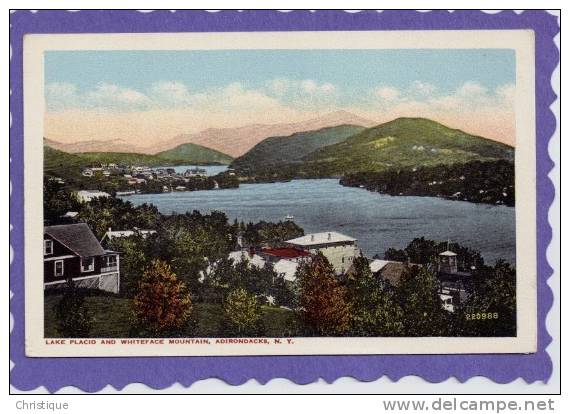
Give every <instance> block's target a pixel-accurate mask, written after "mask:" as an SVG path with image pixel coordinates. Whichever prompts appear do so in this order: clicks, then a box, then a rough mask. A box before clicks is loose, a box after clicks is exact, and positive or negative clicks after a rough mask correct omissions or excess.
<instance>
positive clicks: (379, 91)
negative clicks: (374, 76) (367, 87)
mask: <svg viewBox="0 0 570 414" xmlns="http://www.w3.org/2000/svg"><path fill="white" fill-rule="evenodd" d="M373 93H374V95H375V96H376V97H378V98H380V99H382V100H385V101H394V100H395V99H398V97H399V96H400V91H399V90H398V89H396V88H393V87H391V86H379V87H378V88H376V89H374V91H373Z"/></svg>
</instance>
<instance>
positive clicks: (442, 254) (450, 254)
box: [439, 250, 457, 256]
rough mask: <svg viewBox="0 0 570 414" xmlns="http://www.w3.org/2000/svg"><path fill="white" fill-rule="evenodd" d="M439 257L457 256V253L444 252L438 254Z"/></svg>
mask: <svg viewBox="0 0 570 414" xmlns="http://www.w3.org/2000/svg"><path fill="white" fill-rule="evenodd" d="M439 255H440V256H457V253H455V252H452V251H451V250H446V251H444V252H443V253H440V254H439Z"/></svg>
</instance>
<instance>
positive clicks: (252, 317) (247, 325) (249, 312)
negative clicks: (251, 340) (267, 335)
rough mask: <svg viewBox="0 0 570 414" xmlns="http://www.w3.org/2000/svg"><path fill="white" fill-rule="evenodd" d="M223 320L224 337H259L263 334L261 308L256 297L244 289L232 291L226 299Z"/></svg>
mask: <svg viewBox="0 0 570 414" xmlns="http://www.w3.org/2000/svg"><path fill="white" fill-rule="evenodd" d="M223 310H224V317H223V320H222V329H221V330H222V334H223V335H224V336H259V335H262V334H263V321H262V314H261V306H260V303H259V301H258V300H257V298H256V297H255V295H253V294H251V293H249V292H248V291H247V290H245V289H243V288H237V289H235V290H232V291H231V292H230V293H229V294H228V296H227V297H226V299H225V301H224V304H223Z"/></svg>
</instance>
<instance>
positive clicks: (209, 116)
mask: <svg viewBox="0 0 570 414" xmlns="http://www.w3.org/2000/svg"><path fill="white" fill-rule="evenodd" d="M44 57H45V100H46V114H45V121H46V122H45V128H46V134H45V135H46V137H47V138H50V139H55V140H59V141H62V142H75V141H83V140H89V139H97V140H107V139H118V138H121V139H125V140H126V141H129V142H132V143H138V144H139V145H141V143H146V144H147V145H148V146H151V145H152V144H153V142H156V141H157V140H161V139H169V138H172V137H173V136H175V135H177V134H180V133H193V132H198V131H200V130H203V129H206V128H211V127H237V126H242V125H245V124H249V123H265V124H273V123H281V122H296V121H303V120H307V119H310V118H313V117H316V116H319V115H323V114H326V113H329V112H333V111H337V110H341V109H342V110H347V111H349V112H352V113H354V114H356V115H359V116H363V117H366V118H368V119H371V120H373V121H375V122H378V123H380V122H385V121H389V120H391V119H394V118H397V117H399V116H423V117H428V118H432V119H434V120H438V121H440V122H444V123H446V124H448V125H449V126H452V127H457V128H461V129H464V130H466V131H468V132H472V133H478V134H480V135H484V136H488V137H489V138H492V139H497V140H500V141H503V142H507V143H511V144H513V143H514V135H515V134H514V90H515V81H516V79H515V78H516V76H515V53H514V51H513V50H504V49H470V50H450V49H439V50H438V49H430V50H428V49H423V50H414V49H407V50H400V49H392V50H218V51H50V52H46V53H45V56H44Z"/></svg>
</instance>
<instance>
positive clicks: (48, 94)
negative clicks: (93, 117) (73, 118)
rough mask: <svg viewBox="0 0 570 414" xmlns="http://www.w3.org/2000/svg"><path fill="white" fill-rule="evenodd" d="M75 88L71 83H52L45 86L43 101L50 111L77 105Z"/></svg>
mask: <svg viewBox="0 0 570 414" xmlns="http://www.w3.org/2000/svg"><path fill="white" fill-rule="evenodd" d="M77 98H78V96H77V87H76V86H75V85H74V84H72V83H67V82H53V83H50V84H48V85H46V89H45V100H46V103H47V105H48V109H50V110H63V109H66V108H71V107H74V106H76V105H77V103H78V102H77Z"/></svg>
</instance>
